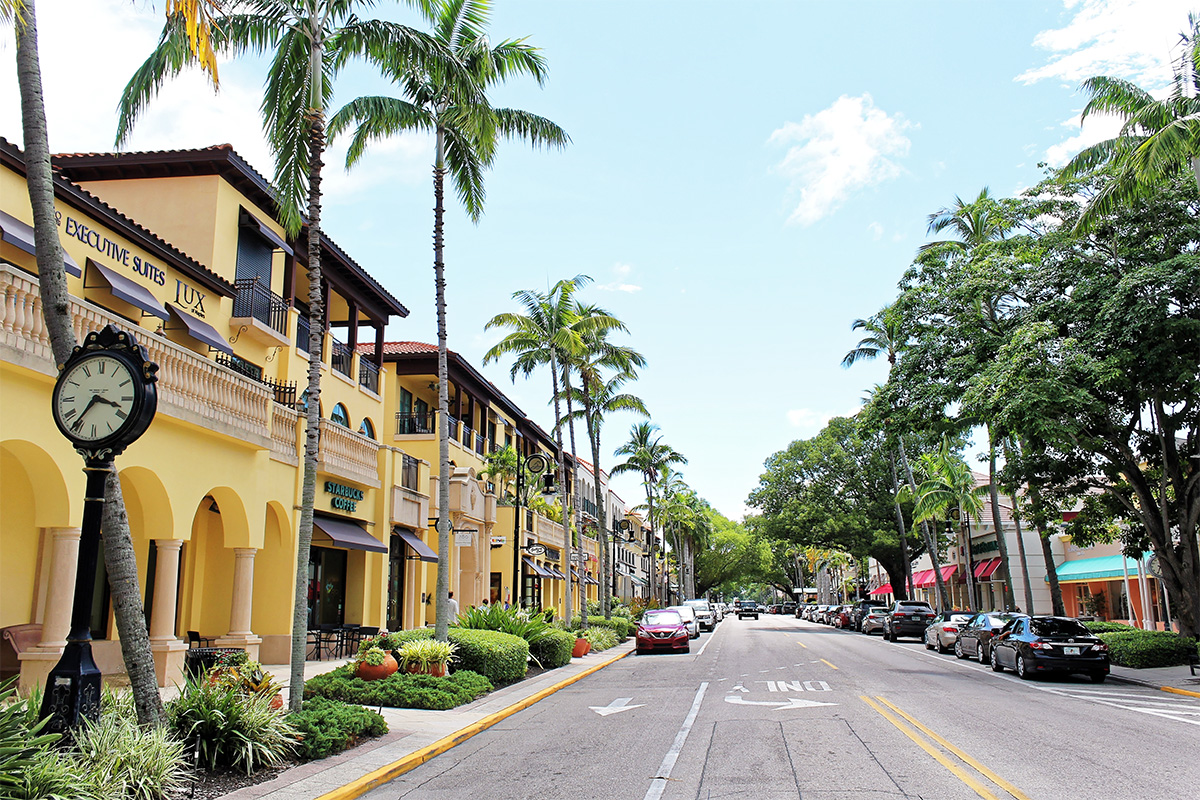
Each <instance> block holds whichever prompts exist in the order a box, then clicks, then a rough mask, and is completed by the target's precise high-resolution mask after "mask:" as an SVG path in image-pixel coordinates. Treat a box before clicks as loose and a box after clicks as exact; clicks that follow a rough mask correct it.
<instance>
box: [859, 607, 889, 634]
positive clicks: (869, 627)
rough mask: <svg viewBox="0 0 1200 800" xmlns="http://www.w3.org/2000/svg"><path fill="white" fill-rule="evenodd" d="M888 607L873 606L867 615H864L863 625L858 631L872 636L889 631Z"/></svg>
mask: <svg viewBox="0 0 1200 800" xmlns="http://www.w3.org/2000/svg"><path fill="white" fill-rule="evenodd" d="M887 615H888V607H887V606H871V607H870V608H869V609H868V610H867V613H866V614H865V615H863V618H862V623H861V624H860V625H859V626H858V629H859V630H860V631H862V632H863V633H867V634H871V633H874V632H875V631H881V632H882V631H884V630H886V629H887Z"/></svg>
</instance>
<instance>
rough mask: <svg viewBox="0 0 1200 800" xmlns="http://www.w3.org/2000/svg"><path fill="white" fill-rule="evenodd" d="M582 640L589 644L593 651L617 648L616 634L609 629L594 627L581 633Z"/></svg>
mask: <svg viewBox="0 0 1200 800" xmlns="http://www.w3.org/2000/svg"><path fill="white" fill-rule="evenodd" d="M583 638H585V639H587V640H588V641H589V642H591V645H592V649H593V650H607V649H608V648H610V647H616V646H617V634H616V633H615V632H614V631H613V630H612V629H611V628H604V627H601V626H599V625H595V626H593V627H591V628H588V629H587V630H586V631H584V632H583Z"/></svg>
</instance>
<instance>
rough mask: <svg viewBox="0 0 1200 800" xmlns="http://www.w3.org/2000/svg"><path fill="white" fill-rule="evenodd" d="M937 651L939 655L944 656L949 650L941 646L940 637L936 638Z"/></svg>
mask: <svg viewBox="0 0 1200 800" xmlns="http://www.w3.org/2000/svg"><path fill="white" fill-rule="evenodd" d="M937 651H938V652H939V653H941V654H942V655H946V654H947V653H949V652H950V648H949V647H946V645H944V644H942V637H940V636H939V637H938V640H937Z"/></svg>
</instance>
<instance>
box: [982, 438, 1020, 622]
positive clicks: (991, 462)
mask: <svg viewBox="0 0 1200 800" xmlns="http://www.w3.org/2000/svg"><path fill="white" fill-rule="evenodd" d="M988 491H989V496H990V498H991V501H992V527H994V528H995V529H996V544H997V545H998V546H999V548H1000V569H1002V570H1004V572H1003V573H1001V579H1002V580H1003V582H1004V607H1005V608H1006V609H1011V608H1012V607H1013V606H1015V605H1016V604H1017V600H1016V598H1015V597H1014V596H1013V583H1012V571H1011V570H1010V569H1009V567H1008V537H1007V536H1006V535H1005V533H1004V527H1003V525H1002V524H1001V522H1000V489H999V488H998V487H997V486H996V444H995V442H994V441H993V440H992V428H991V426H990V425H989V426H988Z"/></svg>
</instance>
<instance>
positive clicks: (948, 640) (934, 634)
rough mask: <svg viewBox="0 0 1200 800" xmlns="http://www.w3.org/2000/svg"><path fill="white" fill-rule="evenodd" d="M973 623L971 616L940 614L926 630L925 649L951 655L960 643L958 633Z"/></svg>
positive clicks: (953, 613)
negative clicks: (955, 644)
mask: <svg viewBox="0 0 1200 800" xmlns="http://www.w3.org/2000/svg"><path fill="white" fill-rule="evenodd" d="M970 621H971V614H961V613H956V612H953V611H951V612H949V613H946V614H938V615H937V616H936V617H934V618H933V622H931V623H929V627H927V628H926V629H925V649H926V650H937V651H938V652H939V653H949V652H950V651H951V650H953V649H954V643H955V642H956V641H958V632H959V631H960V630H962V628H963V626H964V625H966V624H967V623H968V622H970Z"/></svg>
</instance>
